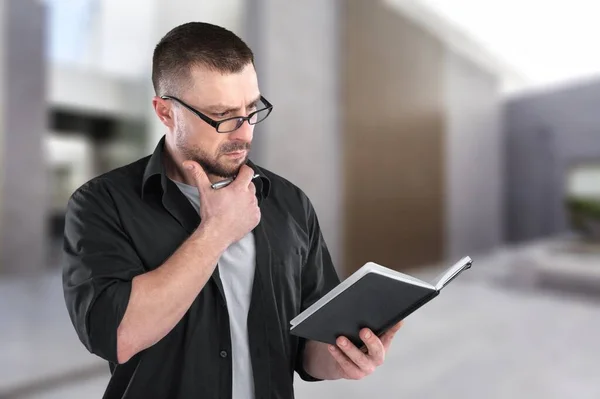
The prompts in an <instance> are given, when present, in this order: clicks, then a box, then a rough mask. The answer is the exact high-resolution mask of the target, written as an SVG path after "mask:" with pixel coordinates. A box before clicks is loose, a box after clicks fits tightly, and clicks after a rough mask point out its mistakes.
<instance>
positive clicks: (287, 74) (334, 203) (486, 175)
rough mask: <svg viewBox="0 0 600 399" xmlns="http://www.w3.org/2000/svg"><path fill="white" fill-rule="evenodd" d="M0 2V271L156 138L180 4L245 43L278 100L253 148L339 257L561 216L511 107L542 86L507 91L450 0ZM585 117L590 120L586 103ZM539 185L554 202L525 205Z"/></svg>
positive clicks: (16, 264) (407, 249)
mask: <svg viewBox="0 0 600 399" xmlns="http://www.w3.org/2000/svg"><path fill="white" fill-rule="evenodd" d="M428 3H430V4H428ZM2 4H3V9H4V11H3V13H4V16H3V18H4V19H5V20H6V22H7V23H5V24H2V35H3V37H4V43H5V46H4V48H3V54H4V56H3V58H2V59H3V62H2V67H3V70H4V73H3V79H2V81H3V83H2V84H3V87H4V90H2V93H3V96H2V104H3V107H2V109H3V111H4V112H3V118H2V119H1V121H2V127H3V129H2V131H3V143H4V144H3V149H4V151H3V157H2V159H3V161H2V162H3V164H2V166H3V167H2V171H3V180H2V181H3V185H2V191H1V195H0V198H2V202H1V205H0V210H1V212H0V215H2V233H1V234H2V237H3V238H2V240H1V241H0V242H1V243H2V245H3V248H2V251H1V254H2V255H1V256H2V258H1V259H2V261H1V262H0V265H1V266H0V270H2V271H4V272H10V271H21V270H26V269H39V268H43V267H46V264H47V263H48V262H44V261H43V259H45V256H52V250H53V249H55V248H56V247H57V245H58V241H59V240H60V235H61V232H62V214H63V211H64V205H65V203H66V201H67V199H68V197H69V195H70V193H72V191H73V190H74V189H75V188H76V187H78V186H79V185H80V184H82V183H83V182H85V181H86V180H88V179H90V178H91V177H93V176H95V175H98V174H100V173H102V172H104V171H107V170H109V169H112V168H114V167H117V166H120V165H123V164H125V163H128V162H130V161H132V160H135V159H137V158H139V157H142V156H144V155H145V154H147V153H149V152H150V151H151V150H152V148H153V146H154V144H155V143H156V141H157V140H158V138H159V137H160V136H161V135H162V134H164V130H163V128H162V126H160V125H159V124H158V122H157V120H156V118H155V117H154V116H153V113H152V109H151V106H150V100H151V96H152V90H151V85H150V79H149V72H150V64H151V62H150V61H151V54H152V49H153V46H154V44H155V43H156V42H157V41H158V39H159V38H160V37H161V36H162V35H163V34H164V33H166V31H168V30H169V29H170V28H172V27H173V26H175V25H177V24H179V23H182V22H185V21H188V20H190V19H198V20H207V21H211V22H214V23H218V24H222V25H224V26H226V27H228V28H230V29H232V30H233V31H234V32H236V33H238V34H239V35H241V36H242V37H243V38H245V39H246V40H247V41H248V42H249V44H250V45H251V47H252V48H253V49H254V51H255V52H256V56H257V68H258V73H259V78H260V84H261V88H262V90H263V92H264V93H265V94H268V97H269V98H270V99H271V100H272V102H273V103H274V104H275V112H274V113H273V114H272V117H271V118H270V119H269V121H268V123H266V124H264V125H263V126H260V127H259V128H258V129H257V132H256V140H255V146H254V154H253V156H254V159H255V161H257V162H258V163H260V164H262V165H263V166H265V167H267V168H270V169H272V170H274V171H276V172H278V173H281V174H282V175H284V176H286V177H288V178H289V179H290V180H292V181H293V182H295V183H297V184H298V185H299V186H301V187H302V188H303V189H305V191H306V192H307V193H308V194H309V196H310V197H311V198H312V200H313V201H314V203H315V206H316V208H317V211H318V212H319V215H320V219H321V224H322V226H323V229H324V231H325V235H326V238H327V240H328V242H329V245H330V247H331V251H332V253H333V255H334V258H335V259H336V261H337V263H338V265H339V269H340V272H341V273H342V274H345V273H349V272H351V271H352V270H354V269H356V268H357V267H359V266H360V265H361V264H362V263H364V262H365V261H367V260H376V261H379V262H381V263H383V264H387V265H389V266H390V267H393V268H397V269H405V268H408V267H417V266H419V265H430V264H432V263H436V262H441V261H445V260H447V259H455V258H458V257H460V256H462V255H463V254H466V253H469V254H477V253H485V252H487V251H490V250H493V249H494V248H497V247H499V246H501V245H503V244H504V243H505V242H507V240H508V241H510V242H518V241H519V240H521V239H529V238H536V237H540V236H543V235H544V234H554V233H558V232H560V231H564V230H565V229H568V226H567V223H566V222H565V214H564V213H560V212H561V210H560V208H561V204H562V202H561V201H562V191H561V189H560V188H559V186H560V184H561V183H560V182H562V180H560V179H561V177H557V176H555V177H554V178H550V177H548V179H549V180H548V179H546V180H543V179H542V178H538V177H539V176H540V175H538V174H535V175H532V176H533V178H534V180H535V183H532V184H529V183H527V182H525V181H524V180H523V179H525V176H526V175H527V173H528V172H529V173H537V172H532V167H533V166H532V165H533V163H532V162H537V163H536V165H537V167H538V168H542V169H544V168H546V166H545V164H544V162H550V161H549V159H548V158H547V157H552V156H554V155H552V154H549V153H546V155H544V154H538V158H539V161H534V160H533V159H534V158H533V156H529V152H525V151H526V150H525V148H526V144H524V143H525V140H528V139H527V137H529V136H527V135H526V134H521V133H520V132H519V129H520V128H519V127H516V125H515V124H518V123H525V119H524V118H526V116H518V115H517V114H519V113H520V114H519V115H522V114H523V113H527V111H524V109H525V108H524V107H522V106H521V104H522V103H525V102H526V103H527V104H532V105H529V107H530V108H531V109H533V108H535V107H536V106H535V105H534V104H533V103H539V104H542V103H548V101H551V100H544V99H540V100H539V101H537V102H536V100H533V99H529V100H523V101H521V102H519V101H518V100H515V101H513V102H510V101H509V102H508V103H507V101H506V97H505V93H506V92H508V91H511V92H517V91H518V90H519V89H521V90H522V89H523V88H525V87H527V84H528V83H529V84H532V81H531V80H528V79H527V78H525V77H523V76H522V75H521V74H520V73H518V70H517V68H515V67H513V66H508V65H509V64H507V63H506V62H505V61H504V60H503V59H502V57H498V56H497V54H494V53H493V52H491V51H489V48H488V47H486V46H483V45H481V43H479V42H477V41H476V40H473V35H469V34H466V33H465V30H464V29H462V30H461V29H459V28H458V27H457V24H456V23H452V22H453V20H452V18H450V17H451V16H452V15H450V16H448V15H446V16H443V12H444V11H446V12H449V10H450V11H451V8H449V7H444V6H442V5H439V4H437V3H435V2H431V1H430V2H428V1H421V2H419V1H400V0H395V1H392V0H390V1H374V2H367V1H361V0H347V1H325V2H322V1H316V0H315V1H308V2H302V3H301V4H300V3H299V4H290V3H285V2H283V3H282V2H278V1H273V0H248V1H242V0H228V1H219V2H190V1H186V0H179V1H176V2H172V1H170V2H168V4H167V3H166V2H164V1H161V0H153V1H150V2H148V1H142V0H131V1H128V2H126V3H123V2H119V1H117V0H104V1H100V0H85V1H83V0H82V1H80V2H76V3H73V2H68V1H60V0H47V1H45V2H38V1H27V0H25V1H20V2H13V1H7V0H4V1H3V2H2ZM457 4H458V3H457ZM436 7H437V8H436ZM436 11H437V12H436ZM190 16H194V18H191V17H190ZM32 18H37V21H38V22H39V23H38V24H32V21H33V19H32ZM132 21H134V22H132ZM454 22H456V20H454ZM308 26H310V29H308V28H307V27H308ZM471 33H472V32H471ZM522 69H523V68H522ZM538 83H539V82H538ZM587 90H588V91H591V92H595V91H594V88H587ZM536 96H537V97H540V96H541V97H543V98H546V97H547V96H548V94H546V93H542V94H537V95H534V97H535V98H537V97H536ZM592 97H593V94H592ZM588 98H589V96H588V97H585V95H584V97H582V101H587V100H588ZM563 101H565V102H567V103H568V102H569V100H568V99H566V98H565V99H564V100H563ZM505 104H509V105H508V108H507V109H508V111H507V113H505V112H504V107H505ZM513 104H515V105H513ZM573 108H574V109H573V110H574V111H575V112H580V111H578V110H580V109H581V108H580V107H579V108H576V107H573ZM575 108H576V109H575ZM547 109H548V117H549V118H551V117H555V118H556V117H558V116H557V114H555V113H553V111H552V109H553V108H552V106H549V108H547ZM588 109H590V112H591V113H593V107H589V108H588ZM513 110H514V111H513ZM568 111H570V109H569V110H567V111H565V112H568ZM530 114H531V113H530ZM535 115H536V118H540V115H539V113H536V114H535ZM578 115H579V114H578ZM577 118H578V117H577ZM517 119H518V120H519V121H520V122H519V121H517ZM564 120H565V119H560V121H564ZM548 124H551V122H548V123H546V119H544V117H542V122H541V124H540V126H539V127H538V128H533V129H534V130H536V132H537V133H534V134H533V136H530V137H531V140H534V141H533V142H532V144H531V145H532V146H536V148H537V149H538V150H539V149H540V147H539V146H538V145H537V143H538V141H537V140H539V139H540V137H541V136H544V135H546V136H548V134H552V133H549V131H550V130H552V128H551V127H549V126H548ZM590 124H591V125H590V126H589V127H586V128H585V129H587V131H591V130H593V128H592V127H593V126H596V121H595V120H591V121H590ZM513 127H514V128H513ZM530 129H531V128H530ZM565 134H566V133H565ZM534 136H535V137H534ZM546 136H544V137H546ZM589 139H592V140H593V134H592V135H591V136H589V137H588V140H589ZM541 140H542V141H543V142H544V143H546V144H541V145H542V146H543V145H551V146H562V144H561V143H558V142H556V141H552V142H550V141H548V140H551V139H548V140H546V139H543V138H542V139H541ZM548 143H550V144H548ZM586 143H587V142H585V139H582V142H581V146H582V148H586V149H588V150H589V148H590V146H589V145H586ZM563 147H564V146H562V147H561V148H563ZM544 148H546V150H547V151H550V150H549V149H548V148H547V147H544ZM552 151H560V149H558V148H555V149H554V150H552ZM544 156H546V158H545V159H542V158H543V157H544ZM519 157H520V158H519ZM523 157H524V158H523ZM521 159H522V160H521ZM536 159H537V158H536ZM307 160H310V162H307ZM527 162H529V163H531V165H530V164H528V163H527ZM515 168H517V169H515ZM520 168H523V172H521V169H520ZM540 173H541V172H540ZM545 173H546V174H550V173H560V172H556V171H555V172H549V171H546V172H545ZM552 179H554V180H552ZM557 179H558V180H557ZM543 181H544V182H545V183H544V182H543ZM521 182H522V183H521ZM519 184H525V185H527V187H529V188H523V189H520V188H519V187H520V186H519ZM544 184H545V185H546V186H544V187H541V185H544ZM533 185H537V186H539V188H538V189H537V190H538V192H537V193H533V191H532V190H534V188H533ZM523 187H525V186H523ZM527 190H529V191H531V194H525V192H527ZM552 190H554V191H552ZM551 191H552V194H548V193H550V192H551ZM544 193H546V194H548V195H551V198H552V199H549V200H548V201H544V202H545V203H546V204H553V205H552V206H553V208H552V209H550V208H544V207H539V206H537V205H535V204H537V201H539V198H540V197H539V196H540V195H546V194H544ZM523 195H525V197H524V196H523ZM545 198H550V197H545ZM528 201H529V202H528ZM528 204H529V205H528ZM547 206H550V205H547ZM528 207H529V208H531V209H529V208H528ZM532 207H533V208H535V209H533V208H532ZM533 214H536V215H537V216H535V217H536V218H537V219H536V220H538V221H537V222H536V221H534V220H533V219H532V218H533V217H534V216H533ZM547 215H552V218H550V217H546V216H547ZM536 223H537V224H536ZM540 223H542V224H543V223H545V224H546V225H547V224H548V223H551V224H553V225H552V226H546V227H540V226H538V225H539V224H540ZM518 226H522V227H518ZM534 230H535V231H539V234H533V233H532V232H533V231H534ZM529 231H532V232H529ZM25 249H27V250H25ZM24 253H27V255H26V256H25V255H24ZM28 257H31V259H29V258H28Z"/></svg>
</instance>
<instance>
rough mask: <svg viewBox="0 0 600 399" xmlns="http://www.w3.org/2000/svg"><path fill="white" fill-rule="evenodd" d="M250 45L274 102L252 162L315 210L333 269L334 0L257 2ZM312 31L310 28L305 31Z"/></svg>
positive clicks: (336, 147) (337, 161) (338, 196)
mask: <svg viewBox="0 0 600 399" xmlns="http://www.w3.org/2000/svg"><path fill="white" fill-rule="evenodd" d="M254 2H255V3H256V4H254V7H256V10H259V12H257V13H254V14H252V13H250V14H249V15H251V16H252V18H254V20H253V21H251V23H252V24H253V25H254V29H252V30H250V29H248V28H247V29H248V30H247V32H248V35H249V36H250V40H249V43H250V44H251V45H253V49H254V50H255V52H256V56H257V60H256V65H257V68H258V70H259V79H260V82H259V83H260V86H261V91H262V93H263V94H264V95H265V97H266V98H268V99H269V101H271V102H272V103H273V104H274V110H273V113H272V115H271V116H270V117H269V119H268V120H267V121H265V122H264V123H263V124H262V125H259V126H257V128H256V131H255V143H254V147H255V151H254V159H255V161H256V162H257V163H259V164H260V165H262V166H264V167H266V168H268V169H270V170H272V171H273V172H275V173H277V174H280V175H282V176H283V177H285V178H287V179H289V180H290V181H292V182H293V183H295V184H297V185H298V186H299V187H300V188H301V189H303V190H304V191H305V192H306V194H307V195H308V196H309V197H310V199H311V200H312V202H313V205H314V206H315V209H316V211H317V214H318V216H319V221H320V223H321V227H322V230H323V234H324V236H325V239H326V241H327V243H328V246H329V249H330V251H331V254H332V257H333V259H334V262H336V265H337V267H338V269H339V268H340V264H341V262H342V259H341V258H342V251H341V232H342V231H343V230H342V229H343V226H342V218H341V212H342V206H341V201H342V195H343V186H342V178H341V156H342V154H341V146H340V142H341V138H340V131H339V116H338V114H339V97H338V76H337V71H338V70H339V68H338V65H337V63H338V51H339V45H338V40H339V37H338V36H339V28H338V20H337V15H336V14H337V10H338V4H337V1H336V0H305V1H299V2H287V1H280V0H254ZM309 27H310V28H309Z"/></svg>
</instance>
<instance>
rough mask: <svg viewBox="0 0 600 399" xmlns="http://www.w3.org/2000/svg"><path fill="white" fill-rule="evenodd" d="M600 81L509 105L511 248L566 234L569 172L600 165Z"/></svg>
mask: <svg viewBox="0 0 600 399" xmlns="http://www.w3.org/2000/svg"><path fill="white" fill-rule="evenodd" d="M599 110H600V81H595V82H587V83H585V84H580V85H576V86H571V87H563V88H561V89H557V90H553V91H546V92H538V93H535V94H530V95H527V96H522V97H519V98H512V99H510V100H509V101H508V102H507V103H506V108H505V121H506V122H505V123H506V130H505V132H506V158H507V164H506V171H507V174H506V179H507V181H506V185H507V203H506V235H507V239H508V240H509V241H510V242H520V241H527V240H532V239H536V238H540V237H546V236H550V235H554V234H557V233H561V232H565V231H567V230H568V223H567V218H566V212H565V208H564V194H565V193H564V187H565V177H566V175H565V172H566V171H567V169H568V167H569V166H570V165H572V164H573V163H576V162H579V161H582V160H586V159H595V160H600V111H599Z"/></svg>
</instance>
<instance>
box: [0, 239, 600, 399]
mask: <svg viewBox="0 0 600 399" xmlns="http://www.w3.org/2000/svg"><path fill="white" fill-rule="evenodd" d="M520 253H521V252H520V251H519V250H510V251H500V252H498V253H496V254H493V255H488V256H485V257H479V258H476V257H474V259H475V262H476V263H475V264H474V266H473V268H472V269H471V270H469V271H467V272H466V273H465V274H464V275H463V276H461V278H459V279H456V280H454V281H453V282H452V283H451V284H450V285H449V286H447V287H446V288H445V289H444V290H443V292H442V294H441V295H440V296H439V297H438V298H436V299H435V300H434V301H432V302H431V303H429V304H428V305H426V306H425V307H423V308H422V309H420V310H419V311H418V312H416V313H414V314H413V315H411V316H410V317H409V318H408V319H406V321H405V325H404V327H403V328H402V329H401V330H400V332H399V333H398V335H397V338H396V340H395V342H394V343H393V346H392V348H391V350H390V352H389V353H388V356H387V359H386V362H385V364H384V365H383V366H382V367H380V368H379V369H378V370H377V371H376V372H375V374H373V375H372V376H370V377H368V378H367V379H365V380H362V381H335V382H320V383H305V382H301V381H299V380H298V382H297V384H296V392H297V397H298V398H299V399H311V398H315V397H318V398H331V399H335V398H344V399H351V398H374V397H387V398H403V399H410V398H461V399H470V398H473V399H475V398H477V399H479V398H487V399H495V398H527V399H536V398H544V399H553V398H556V399H558V398H561V399H562V398H578V399H587V398H590V399H592V398H593V399H598V398H600V365H599V364H598V359H599V358H600V295H599V296H593V295H592V296H590V295H574V294H573V293H564V292H560V291H557V290H540V289H533V288H531V287H528V286H527V285H525V284H520V285H519V284H514V282H515V281H514V280H515V278H514V276H515V274H514V273H513V274H511V277H512V279H510V278H507V276H508V275H509V274H510V273H511V271H514V270H516V269H518V268H519V267H520V264H519V263H520V259H521V258H519V254H520ZM438 271H439V270H430V271H427V272H424V273H419V276H420V277H422V278H425V279H428V278H431V276H434V275H435V274H437V272H438ZM517 276H518V275H517ZM0 320H2V324H1V325H0V358H1V359H2V361H1V362H0V398H1V399H16V398H18V399H55V398H56V399H58V398H61V399H71V398H72V399H75V398H77V399H80V398H100V397H101V396H102V393H103V390H104V388H105V385H106V382H107V378H108V368H107V366H106V364H105V363H103V362H102V361H100V360H98V359H97V358H95V357H94V356H92V355H89V354H88V353H87V352H86V351H85V350H84V349H83V346H82V345H81V344H80V343H79V341H78V339H77V336H76V335H75V333H74V332H73V329H72V327H71V324H70V321H69V319H68V317H67V314H66V310H65V309H64V302H63V298H62V291H61V285H60V278H59V277H58V276H56V275H47V276H45V277H43V278H38V279H28V280H22V279H12V280H11V279H3V280H2V281H0Z"/></svg>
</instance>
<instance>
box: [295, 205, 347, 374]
mask: <svg viewBox="0 0 600 399" xmlns="http://www.w3.org/2000/svg"><path fill="white" fill-rule="evenodd" d="M304 208H305V210H306V213H307V221H308V231H309V238H310V248H309V251H308V256H307V260H306V263H305V265H304V267H303V268H302V293H301V296H302V306H301V311H304V310H305V309H306V308H308V307H310V306H311V305H312V304H313V303H315V302H316V301H318V300H319V299H321V297H322V296H324V295H325V294H327V293H328V292H329V291H330V290H331V289H333V288H334V287H335V286H337V285H338V284H339V283H340V280H339V277H338V275H337V272H336V270H335V267H334V265H333V262H332V260H331V255H330V254H329V250H328V249H327V244H326V243H325V239H324V238H323V234H322V232H321V228H320V225H319V220H318V217H317V214H316V212H315V209H314V208H313V205H312V203H311V202H310V200H309V199H308V198H307V197H306V196H305V197H304ZM305 346H306V339H305V338H300V341H299V345H298V354H297V356H296V359H297V361H296V372H297V373H298V375H299V376H300V378H302V379H303V380H304V381H320V380H319V379H317V378H314V377H312V376H311V375H310V374H308V373H307V372H306V370H305V369H304V348H305Z"/></svg>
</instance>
